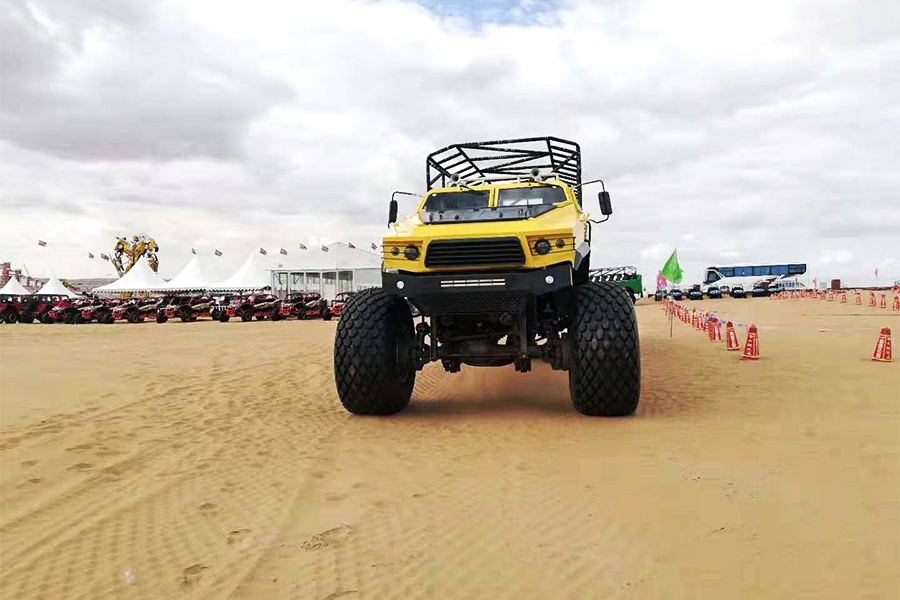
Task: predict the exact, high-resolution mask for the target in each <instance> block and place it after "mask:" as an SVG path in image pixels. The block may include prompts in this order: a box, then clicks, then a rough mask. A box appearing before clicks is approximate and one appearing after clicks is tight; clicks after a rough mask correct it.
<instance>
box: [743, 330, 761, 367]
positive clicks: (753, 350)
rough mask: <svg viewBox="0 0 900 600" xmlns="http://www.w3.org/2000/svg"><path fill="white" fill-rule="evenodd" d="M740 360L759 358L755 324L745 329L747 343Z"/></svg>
mask: <svg viewBox="0 0 900 600" xmlns="http://www.w3.org/2000/svg"><path fill="white" fill-rule="evenodd" d="M741 360H759V334H758V333H757V332H756V325H751V326H750V327H749V328H748V329H747V343H746V344H745V345H744V355H743V356H742V357H741Z"/></svg>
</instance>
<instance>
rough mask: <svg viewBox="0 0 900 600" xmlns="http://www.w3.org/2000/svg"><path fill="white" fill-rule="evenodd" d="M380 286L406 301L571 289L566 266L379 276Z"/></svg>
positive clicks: (532, 293) (403, 273)
mask: <svg viewBox="0 0 900 600" xmlns="http://www.w3.org/2000/svg"><path fill="white" fill-rule="evenodd" d="M381 285H382V287H383V288H384V290H385V291H386V292H388V293H391V294H399V295H401V296H405V297H407V298H412V299H415V298H419V297H423V296H425V297H427V296H436V295H439V294H440V295H457V294H458V295H462V294H466V295H471V294H504V295H505V294H516V295H518V294H521V295H542V294H548V293H550V292H555V291H558V290H562V289H565V288H568V287H571V286H572V266H571V265H570V264H568V263H566V264H561V265H554V266H552V267H546V268H544V269H534V270H531V271H496V272H490V271H488V272H485V271H481V272H478V273H442V274H440V275H436V274H434V275H433V274H427V275H423V274H418V273H408V272H404V271H401V272H399V273H382V274H381Z"/></svg>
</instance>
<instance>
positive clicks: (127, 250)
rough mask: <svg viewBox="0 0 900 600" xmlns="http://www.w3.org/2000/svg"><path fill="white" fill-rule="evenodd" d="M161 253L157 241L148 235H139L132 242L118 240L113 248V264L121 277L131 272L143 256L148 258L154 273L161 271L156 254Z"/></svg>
mask: <svg viewBox="0 0 900 600" xmlns="http://www.w3.org/2000/svg"><path fill="white" fill-rule="evenodd" d="M157 252H159V246H158V245H157V244H156V240H154V239H153V238H152V237H150V236H149V235H147V234H146V233H139V234H138V235H135V236H132V238H131V242H129V241H128V238H126V237H118V238H116V244H115V246H114V247H113V256H112V261H111V262H112V264H113V266H114V267H115V268H116V272H118V274H119V277H121V276H122V275H124V274H125V273H127V272H128V271H130V270H131V267H133V266H134V264H135V263H136V262H137V261H138V259H139V258H140V257H142V256H145V257H146V258H147V263H148V264H149V265H150V268H151V269H153V272H154V273H155V272H157V270H158V269H159V258H158V257H157V256H156V253H157Z"/></svg>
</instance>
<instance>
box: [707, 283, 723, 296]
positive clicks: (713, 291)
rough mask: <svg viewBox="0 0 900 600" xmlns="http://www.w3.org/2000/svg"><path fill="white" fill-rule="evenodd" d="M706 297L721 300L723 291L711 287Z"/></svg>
mask: <svg viewBox="0 0 900 600" xmlns="http://www.w3.org/2000/svg"><path fill="white" fill-rule="evenodd" d="M706 296H707V297H708V298H710V299H715V298H721V297H722V290H720V289H719V288H717V287H716V286H714V285H713V286H710V287H709V289H707V290H706Z"/></svg>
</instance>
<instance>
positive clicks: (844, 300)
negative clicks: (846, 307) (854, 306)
mask: <svg viewBox="0 0 900 600" xmlns="http://www.w3.org/2000/svg"><path fill="white" fill-rule="evenodd" d="M846 303H847V292H843V293H841V304H846Z"/></svg>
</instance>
